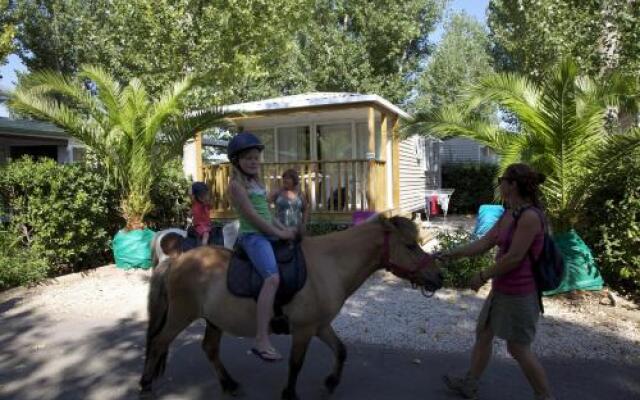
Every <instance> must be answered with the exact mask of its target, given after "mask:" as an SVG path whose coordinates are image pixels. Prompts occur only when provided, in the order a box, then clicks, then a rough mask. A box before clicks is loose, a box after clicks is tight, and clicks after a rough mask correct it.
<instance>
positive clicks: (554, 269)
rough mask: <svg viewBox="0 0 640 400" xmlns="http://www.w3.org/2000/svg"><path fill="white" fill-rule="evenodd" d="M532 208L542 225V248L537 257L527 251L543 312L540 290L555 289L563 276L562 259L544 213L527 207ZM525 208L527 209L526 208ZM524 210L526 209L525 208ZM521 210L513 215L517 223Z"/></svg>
mask: <svg viewBox="0 0 640 400" xmlns="http://www.w3.org/2000/svg"><path fill="white" fill-rule="evenodd" d="M528 208H531V209H532V210H534V211H535V212H536V213H537V214H538V216H539V217H540V221H541V222H542V227H543V229H544V239H543V244H542V250H541V252H540V255H539V256H538V258H537V259H535V260H534V258H533V255H531V252H528V253H527V254H528V256H529V259H530V260H531V266H532V268H533V276H534V279H535V281H536V287H537V289H538V298H539V299H540V311H541V312H542V313H544V307H542V292H546V291H549V290H554V289H557V288H558V286H560V283H561V282H562V278H563V277H564V270H565V268H564V259H563V257H562V253H561V252H560V249H559V248H558V246H557V245H556V243H555V242H554V241H553V238H552V237H551V235H550V234H549V230H548V229H547V224H546V223H545V219H544V215H543V214H542V211H540V210H539V209H538V208H536V207H528ZM528 208H527V209H528ZM525 210H526V209H525ZM522 211H524V210H522ZM522 211H521V212H520V213H519V214H518V215H516V216H515V223H516V224H517V223H518V219H519V218H520V216H521V215H522Z"/></svg>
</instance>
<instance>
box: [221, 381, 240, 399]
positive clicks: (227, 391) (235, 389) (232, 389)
mask: <svg viewBox="0 0 640 400" xmlns="http://www.w3.org/2000/svg"><path fill="white" fill-rule="evenodd" d="M222 393H223V394H224V395H226V396H231V397H240V396H242V395H244V392H243V391H242V387H241V386H240V384H238V382H236V381H225V382H222Z"/></svg>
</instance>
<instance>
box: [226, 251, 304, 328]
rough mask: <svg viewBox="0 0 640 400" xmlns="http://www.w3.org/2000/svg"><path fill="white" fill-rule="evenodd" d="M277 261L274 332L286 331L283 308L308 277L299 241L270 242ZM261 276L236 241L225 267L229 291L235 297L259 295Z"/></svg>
mask: <svg viewBox="0 0 640 400" xmlns="http://www.w3.org/2000/svg"><path fill="white" fill-rule="evenodd" d="M272 246H273V253H274V254H275V256H276V262H277V263H278V271H279V273H280V285H279V286H278V291H277V292H276V298H275V301H274V305H273V309H274V318H273V320H272V321H271V328H272V330H273V332H274V333H284V334H288V333H289V323H288V320H287V318H286V315H284V314H283V312H282V306H284V305H286V304H288V303H289V302H290V301H291V299H293V296H295V294H296V293H298V291H300V289H302V287H303V286H304V284H305V282H306V281H307V267H306V261H305V259H304V255H303V254H302V248H301V247H300V242H289V241H283V240H279V241H277V242H273V243H272ZM263 282H264V279H263V278H262V277H261V276H260V274H258V272H257V271H256V269H255V268H254V267H253V264H252V263H251V261H250V260H249V257H248V256H247V253H246V252H245V251H244V249H243V248H242V246H240V245H238V244H236V246H235V248H234V252H233V256H232V257H231V261H230V262H229V269H228V271H227V287H228V289H229V292H230V293H231V294H233V295H235V296H238V297H248V298H253V299H254V300H257V299H258V295H259V294H260V289H262V284H263Z"/></svg>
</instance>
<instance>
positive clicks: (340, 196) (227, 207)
mask: <svg viewBox="0 0 640 400" xmlns="http://www.w3.org/2000/svg"><path fill="white" fill-rule="evenodd" d="M289 168H293V169H295V170H296V171H298V174H299V176H300V188H301V190H302V191H303V192H304V193H305V194H306V196H307V198H308V199H309V202H310V207H311V212H312V213H316V214H317V213H323V214H324V213H329V214H345V213H352V212H354V211H362V210H376V211H380V210H384V209H385V207H386V198H387V197H386V193H387V182H386V181H387V180H386V168H385V162H384V161H376V160H346V161H345V160H340V161H295V162H279V163H262V165H261V174H262V179H263V181H264V183H265V185H266V187H267V191H269V192H270V191H271V190H273V189H276V188H278V187H280V186H281V185H282V173H283V172H284V171H286V170H287V169H289ZM203 169H204V179H205V182H206V183H207V184H208V185H209V187H210V188H211V191H212V201H213V209H212V212H213V216H214V217H215V216H220V217H225V216H231V215H232V214H233V210H232V207H231V204H230V202H229V194H228V190H227V189H228V186H229V178H230V177H231V165H230V164H228V163H225V164H217V165H207V166H204V167H203Z"/></svg>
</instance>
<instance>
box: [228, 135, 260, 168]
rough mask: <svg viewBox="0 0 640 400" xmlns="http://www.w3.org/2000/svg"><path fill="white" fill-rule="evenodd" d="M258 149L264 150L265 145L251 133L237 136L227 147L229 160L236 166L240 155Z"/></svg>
mask: <svg viewBox="0 0 640 400" xmlns="http://www.w3.org/2000/svg"><path fill="white" fill-rule="evenodd" d="M251 149H258V150H260V151H262V150H264V145H263V144H262V142H261V141H260V139H258V137H257V136H256V135H254V134H253V133H250V132H240V133H238V134H237V135H235V136H234V137H233V138H232V139H231V141H230V142H229V146H228V147H227V155H228V157H229V160H230V161H231V162H232V163H234V164H236V163H237V162H238V157H239V156H240V153H242V152H243V151H246V150H251Z"/></svg>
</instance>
